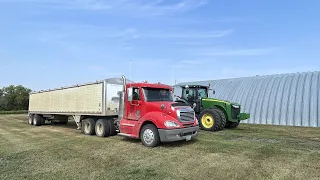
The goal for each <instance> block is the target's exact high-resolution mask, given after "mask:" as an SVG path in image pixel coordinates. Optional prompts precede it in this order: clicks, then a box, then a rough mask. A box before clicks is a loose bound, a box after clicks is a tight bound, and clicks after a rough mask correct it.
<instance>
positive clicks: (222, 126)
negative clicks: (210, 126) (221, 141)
mask: <svg viewBox="0 0 320 180" xmlns="http://www.w3.org/2000/svg"><path fill="white" fill-rule="evenodd" d="M213 109H215V110H216V111H217V112H218V113H219V115H220V117H221V121H220V125H219V127H217V131H219V130H222V129H223V128H224V127H225V126H226V123H227V117H226V115H225V114H224V112H223V111H222V110H221V109H219V108H213Z"/></svg>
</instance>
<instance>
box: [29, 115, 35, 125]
mask: <svg viewBox="0 0 320 180" xmlns="http://www.w3.org/2000/svg"><path fill="white" fill-rule="evenodd" d="M33 116H34V115H33V114H29V117H28V123H29V124H30V125H33Z"/></svg>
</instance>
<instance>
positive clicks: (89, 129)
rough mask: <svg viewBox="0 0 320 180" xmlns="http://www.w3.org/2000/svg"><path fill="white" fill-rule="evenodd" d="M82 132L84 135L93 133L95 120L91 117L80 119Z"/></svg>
mask: <svg viewBox="0 0 320 180" xmlns="http://www.w3.org/2000/svg"><path fill="white" fill-rule="evenodd" d="M82 132H83V133H84V134H85V135H94V134H95V121H94V119H92V118H87V119H84V120H82Z"/></svg>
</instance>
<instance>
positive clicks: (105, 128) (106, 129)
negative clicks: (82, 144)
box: [95, 119, 110, 137]
mask: <svg viewBox="0 0 320 180" xmlns="http://www.w3.org/2000/svg"><path fill="white" fill-rule="evenodd" d="M95 131H96V135H97V136H99V137H108V136H110V124H109V121H108V120H105V119H99V120H98V121H97V122H96V126H95Z"/></svg>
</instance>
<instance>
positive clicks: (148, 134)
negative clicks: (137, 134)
mask: <svg viewBox="0 0 320 180" xmlns="http://www.w3.org/2000/svg"><path fill="white" fill-rule="evenodd" d="M143 140H144V142H146V143H147V144H152V142H153V141H154V133H153V131H152V130H150V129H146V130H145V131H144V132H143Z"/></svg>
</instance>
